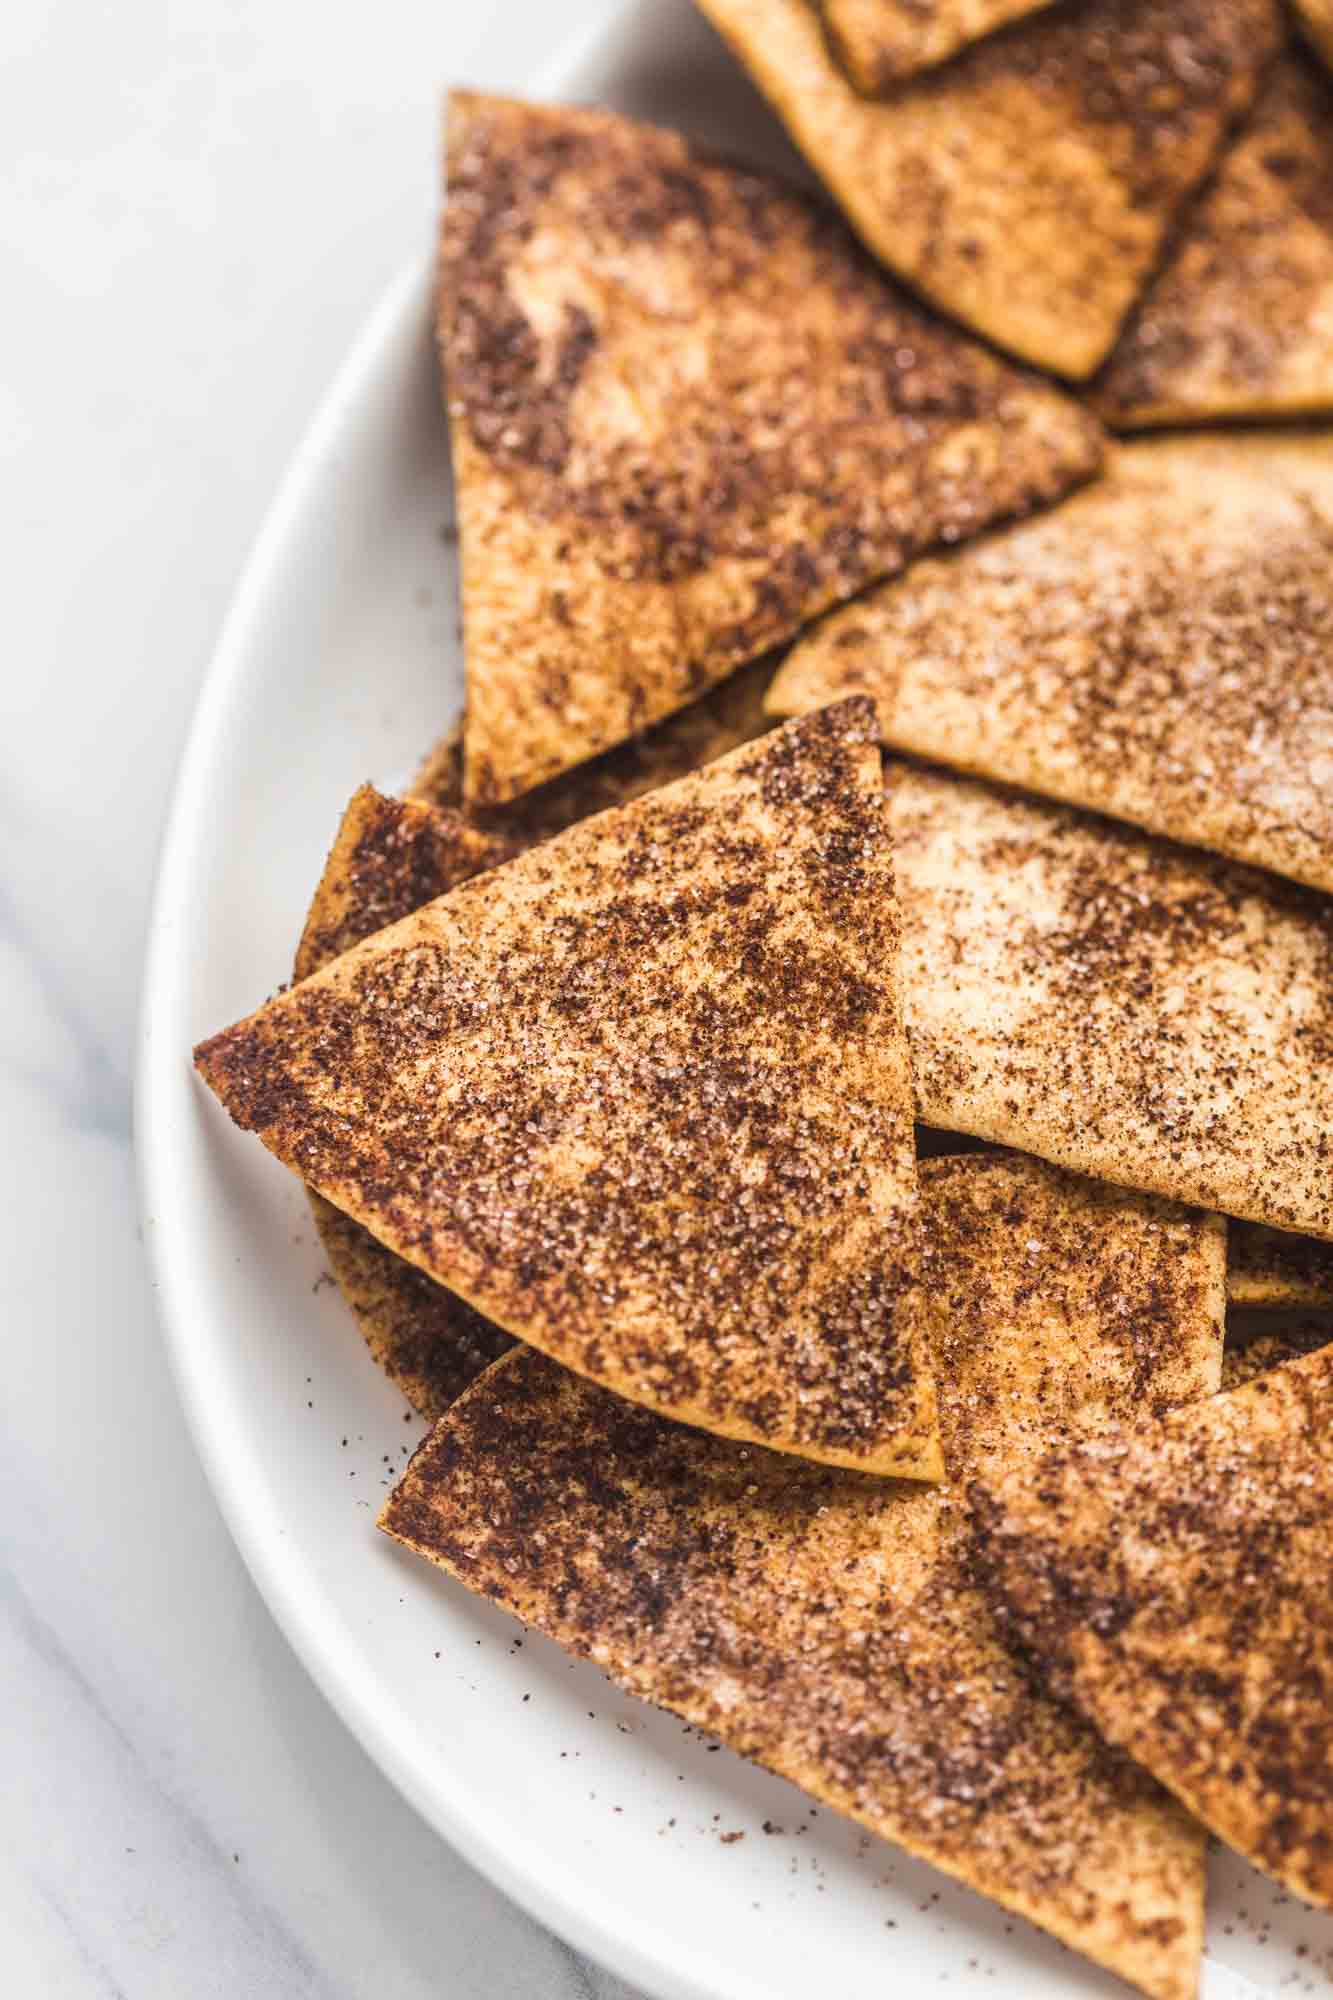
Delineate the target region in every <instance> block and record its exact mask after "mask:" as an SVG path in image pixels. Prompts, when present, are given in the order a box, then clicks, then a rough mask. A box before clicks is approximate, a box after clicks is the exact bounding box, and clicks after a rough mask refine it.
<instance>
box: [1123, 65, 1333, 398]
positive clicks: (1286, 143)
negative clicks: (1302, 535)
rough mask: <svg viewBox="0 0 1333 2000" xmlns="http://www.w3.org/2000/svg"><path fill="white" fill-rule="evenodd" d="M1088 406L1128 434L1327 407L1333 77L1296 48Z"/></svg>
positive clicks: (1332, 382) (1332, 326) (1331, 345)
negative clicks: (1147, 428)
mask: <svg viewBox="0 0 1333 2000" xmlns="http://www.w3.org/2000/svg"><path fill="white" fill-rule="evenodd" d="M1095 402H1096V405H1097V408H1098V410H1099V411H1100V413H1101V414H1102V416H1104V417H1105V418H1106V419H1107V421H1108V422H1109V423H1112V424H1115V425H1116V426H1117V427H1118V428H1120V429H1123V430H1132V429H1135V428H1137V427H1139V426H1141V425H1145V424H1181V423H1185V424H1187V423H1198V422H1200V421H1207V420H1208V419H1210V418H1215V417H1259V418H1262V417H1297V416H1307V415H1322V414H1324V413H1326V412H1328V411H1330V410H1333V80H1330V78H1329V77H1328V76H1327V75H1326V74H1325V73H1324V72H1323V71H1322V70H1321V69H1320V68H1319V67H1318V66H1317V65H1316V64H1315V63H1314V62H1313V61H1311V60H1309V59H1307V58H1306V57H1304V56H1302V55H1300V54H1299V53H1298V52H1297V51H1296V50H1294V49H1293V50H1292V51H1291V52H1290V54H1288V55H1286V56H1284V57H1283V58H1282V60H1281V61H1280V62H1279V63H1278V64H1277V66H1276V68H1275V69H1274V71H1273V73H1272V75H1271V76H1270V78H1269V80H1268V82H1267V84H1266V85H1265V87H1264V90H1263V92H1262V93H1261V95H1260V98H1259V102H1258V104H1257V105H1256V107H1255V110H1254V113H1253V115H1252V117H1251V118H1250V120H1249V122H1248V124H1247V125H1246V127H1245V130H1244V132H1243V133H1242V134H1241V136H1240V138H1239V139H1238V140H1237V142H1236V144H1235V145H1234V146H1233V147H1232V149H1231V151H1230V152H1229V153H1228V154H1227V156H1226V158H1225V159H1224V161H1223V162H1222V166H1221V168H1220V170H1219V172H1218V175H1217V179H1216V181H1215V182H1214V184H1213V186H1212V187H1211V188H1210V189H1209V191H1208V193H1207V194H1206V195H1205V196H1204V198H1203V199H1202V200H1201V201H1200V203H1199V205H1198V207H1197V208H1196V209H1195V210H1194V211H1193V212H1192V214H1191V215H1190V216H1189V217H1188V218H1187V220H1186V223H1185V226H1184V228H1183V229H1182V232H1181V235H1180V239H1179V242H1178V243H1177V245H1176V247H1175V249H1174V251H1173V253H1172V255H1171V256H1170V258H1169V259H1168V261H1167V263H1166V266H1165V268H1164V269H1163V270H1162V272H1161V273H1160V275H1159V276H1158V277H1157V278H1156V279H1155V281H1154V282H1153V284H1152V286H1151V287H1150V289H1149V291H1148V293H1147V295H1146V297H1145V298H1144V300H1143V303H1142V305H1141V307H1140V308H1139V310H1138V312H1137V314H1136V315H1135V317H1134V319H1133V320H1132V321H1131V322H1130V324H1129V326H1128V327H1127V329H1126V331H1125V333H1124V335H1123V337H1122V338H1121V340H1120V341H1119V342H1118V344H1117V346H1116V348H1115V351H1114V353H1113V354H1112V356H1111V359H1110V361H1109V362H1108V364H1107V366H1106V369H1105V371H1104V372H1103V374H1102V375H1101V377H1100V378H1099V380H1098V382H1097V385H1096V392H1095Z"/></svg>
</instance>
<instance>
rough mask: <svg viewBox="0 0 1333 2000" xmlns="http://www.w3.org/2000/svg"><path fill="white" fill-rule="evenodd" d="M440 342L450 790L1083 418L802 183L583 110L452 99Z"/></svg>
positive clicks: (811, 595)
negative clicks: (458, 668) (455, 654)
mask: <svg viewBox="0 0 1333 2000" xmlns="http://www.w3.org/2000/svg"><path fill="white" fill-rule="evenodd" d="M448 182H449V186H448V200H447V204H446V209H445V216H444V227H443V239H442V251H441V267H440V339H441V346H442V351H443V357H444V368H445V377H446V388H447V393H448V399H449V419H450V435H451V441H452V448H453V457H454V470H455V477H456V485H457V493H458V518H459V525H460V537H461V542H460V546H461V556H462V595H463V627H464V633H465V639H466V664H467V727H466V732H465V737H464V772H463V784H464V793H465V796H466V799H467V801H468V803H469V804H470V805H487V804H496V803H499V802H501V801H503V800H505V799H508V798H512V797H514V796H515V795H516V794H518V793H520V792H524V791H527V790H529V789H530V788H531V787H532V786H534V785H537V784H540V783H541V782H543V781H544V780H545V779H548V778H551V777H553V776H555V775H556V774H557V773H559V772H560V771H563V770H566V769H568V768H569V766H571V765H573V764H577V763H580V762H582V761H583V760H584V759H585V758H587V757H591V756H593V755H594V754H595V753H596V752H598V751H600V750H604V749H606V748H607V747H608V746H609V745H611V744H613V743H616V742H618V741H620V740H621V739H622V738H624V737H626V736H631V735H635V734H637V733H638V732H639V731H640V730H642V729H643V728H644V727H645V726H646V725H647V724H649V723H651V722H654V721H656V720H657V719H658V718H659V717H660V716H663V715H667V714H669V713H670V712H671V711H672V710H674V709H677V708H679V707H681V706H682V705H683V704H684V703H686V702H689V701H693V700H694V699H695V698H696V697H697V696H698V695H699V694H701V693H702V692H703V690H704V689H705V688H706V687H707V686H708V685H709V684H710V683H711V682H715V681H718V680H721V679H723V678H724V677H725V676H726V675H727V674H729V673H730V672H732V670H733V669H734V668H736V667H738V666H740V665H741V664H742V663H743V662H744V661H746V660H749V659H752V658H754V657H755V656H756V655H757V654H759V653H762V652H763V651H764V650H765V649H766V648H768V647H770V646H772V645H774V644H775V643H776V642H777V641H778V640H780V639H783V638H785V637H787V636H788V635H789V634H790V633H792V632H793V631H795V630H796V629H797V627H798V626H800V625H801V624H802V623H804V621H805V620H806V619H808V618H811V617H813V616H815V615H816V614H817V613H818V612H820V611H822V610H825V609H826V608H827V607H828V606H829V605H831V604H835V603H838V602H839V601H840V600H841V599H843V598H845V597H848V596H850V595H851V594H852V593H853V592H854V591H856V590H859V589H860V588H861V587H862V586H863V585H864V584H866V583H869V582H871V581H872V580H873V579H874V578H875V577H877V576H882V575H886V574H888V573H889V572H891V571H894V570H897V569H900V568H902V566H903V564H904V563H905V562H906V561H908V560H909V558H910V557H911V556H913V555H914V554H916V553H917V551H918V550H920V549H923V548H927V547H929V546H931V545H932V544H933V543H935V542H938V541H940V540H957V539H958V538H959V537H960V536H962V535H964V534H969V533H971V532H973V531H974V530H975V529H977V528H979V527H981V526H983V525H984V524H985V523H986V522H987V521H991V520H995V519H997V518H999V517H1001V516H1003V515H1006V514H1012V513H1015V512H1021V511H1022V510H1023V509H1025V508H1027V507H1030V506H1032V505H1034V504H1036V503H1038V502H1040V501H1045V500H1050V499H1053V498H1054V497H1056V496H1057V495H1058V494H1060V493H1062V492H1063V491H1064V490H1065V489H1066V488H1067V487H1068V486H1069V485H1071V484H1072V483H1073V482H1074V481H1075V480H1077V479H1080V478H1083V477H1085V476H1087V475H1088V474H1089V473H1091V472H1092V471H1093V470H1094V469H1095V467H1096V465H1097V463H1098V461H1099V457H1100V448H1101V444H1100V432H1099V431H1098V430H1097V428H1096V426H1095V424H1093V422H1092V420H1091V419H1090V418H1089V417H1088V415H1087V413H1086V412H1084V411H1080V410H1078V409H1077V408H1076V407H1075V406H1074V405H1073V404H1072V403H1070V402H1068V401H1066V400H1064V399H1062V398H1061V397H1060V395H1059V393H1058V392H1057V391H1055V390H1053V389H1051V388H1050V387H1049V386H1048V385H1047V384H1044V383H1038V382H1036V381H1033V380H1032V379H1031V378H1030V377H1027V376H1024V375H1022V374H1019V373H1016V372H1015V371H1014V370H1013V369H1011V368H1009V367H1008V366H1007V365H1006V364H1005V363H1003V362H1000V361H997V360H996V359H995V357H994V356H993V355H990V354H987V353H986V352H985V351H984V350H983V349H981V348H979V347H977V346H975V345H973V344H972V343H971V342H969V341H967V340H966V339H965V338H964V337H962V336H961V335H959V334H958V333H957V332H956V331H955V330H954V329H952V328H949V327H945V326H943V325H941V324H940V323H939V322H938V321H936V320H934V319H933V318H932V317H931V316H929V315H928V314H926V313H925V312H923V311H922V310H921V308H920V307H918V306H917V305H915V304H914V303H912V302H911V301H910V300H908V299H907V298H906V297H904V295H903V294H902V293H900V292H899V291H898V290H897V288H896V287H895V286H894V285H892V284H891V283H890V282H889V281H888V280H887V279H886V278H885V277H884V276H883V274H882V273H881V272H879V271H877V270H876V268H875V266H874V264H873V263H872V262H871V260H870V259H869V258H868V257H867V256H866V255H865V253H864V252H863V251H862V250H861V248H860V246H859V245H858V244H857V243H856V242H855V241H854V239H853V238H852V237H851V235H850V234H849V233H848V231H847V230H846V228H845V227H844V225H843V224H842V222H841V221H840V220H839V219H838V218H837V216H836V215H835V214H834V213H833V212H832V211H831V210H830V209H828V208H827V207H826V206H825V205H824V204H823V203H822V202H820V201H817V200H814V199H812V198H810V197H808V196H806V195H803V194H801V193H798V192H796V191H795V190H793V189H791V188H788V187H787V186H786V185H785V184H784V183H782V182H780V181H776V180H774V179H772V178H771V177H770V176H767V175H765V174H763V173H760V172H758V171H755V170H753V169H750V168H746V167H740V166H732V165H729V164H727V163H726V162H724V161H720V160H718V159H717V158H716V157H714V156H713V155H711V154H705V153H703V152H701V151H699V150H698V149H696V148H694V147H692V146H690V145H689V144H687V142H686V141H685V140H684V139H682V138H681V137H680V136H679V135H678V134H676V133H672V132H665V131H660V130H658V129H656V128H654V127H651V126H645V125H639V124H635V123H633V122H632V121H630V120H628V119H624V118H620V117H617V116H615V115H614V114H612V113H611V112H606V111H582V110H564V109H559V108H554V107H539V106H536V105H528V104H517V103H511V102H508V101H505V100H502V99H496V98H482V97H475V96H471V95H468V94H466V93H464V94H462V95H458V96H455V97H454V98H453V99H452V100H451V105H450V117H449V165H448Z"/></svg>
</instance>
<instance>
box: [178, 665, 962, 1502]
mask: <svg viewBox="0 0 1333 2000" xmlns="http://www.w3.org/2000/svg"><path fill="white" fill-rule="evenodd" d="M897 933H898V917H897V907H896V903H895V901H894V894H893V864H892V857H891V853H890V847H889V837H888V824H887V815H886V813H885V810H884V801H883V792H882V785H881V779H880V766H879V753H878V750H877V748H876V745H875V742H874V716H873V713H872V711H871V709H870V705H869V703H867V702H845V703H842V704H840V705H839V706H837V707H835V708H831V709H827V710H825V711H824V712H823V713H821V714H820V715H818V716H812V717H807V718H806V719H805V720H804V721H803V722H800V723H797V724H794V725H790V726H789V727H788V728H786V729H783V730H778V731H776V732H774V734H772V735H771V736H768V737H765V738H763V739H761V740H760V741H759V742H758V743H755V744H750V745H747V746H746V747H744V748H743V749H741V750H737V751H733V752H732V753H731V754H730V756H728V757H725V758H723V759H721V761H720V762H718V763H716V764H713V765H711V766H709V768H708V769H707V770H705V771H703V772H700V773H699V774H697V775H696V776H694V777H689V778H684V779H682V780H680V781H679V782H678V783H677V784H675V785H670V786H667V787H666V788H664V789H663V790H661V791H657V792H653V793H650V794H648V795H647V796H646V797H645V798H642V799H639V800H636V801H635V802H634V803H633V804H632V805H629V806H625V807H621V808H617V809H616V810H614V811H611V812H608V813H602V814H599V815H598V816H597V817H596V818H595V819H591V820H585V821H583V822H582V823H581V824H580V825H578V826H576V827H573V828H571V829H570V830H569V831H568V832H566V833H563V834H560V835H557V836H556V838H555V839H553V840H551V841H547V842H545V843H544V844H543V845H541V846H539V847H534V848H531V849H529V850H528V851H527V852H526V853H525V854H523V855H521V856H520V857H519V858H518V859H517V860H516V861H512V862H510V863H508V864H507V865H506V866H505V867H503V868H498V869H493V870H492V871H491V872H490V873H489V874H487V875H486V876H485V877H483V878H480V879H479V880H476V881H473V882H470V883H464V884H463V886H462V887H461V888H459V889H456V890H455V891H454V892H453V894H452V895H449V896H446V897H442V898H441V899H440V900H439V901H438V902H435V903H430V904H427V905H426V907H425V908H424V909H422V910H420V911H418V912H417V913H416V915H415V916H413V917H409V918H407V919H406V920H405V921H404V922H403V923H401V924H398V925H395V926H394V927H393V928H392V929H390V930H388V931H382V932H380V933H379V934H378V935H377V936H376V937H374V938H372V939H369V940H368V941H367V942H366V943H365V944H364V945H360V946H358V947H356V948H355V949H354V950H352V951H350V952H346V953H344V955H343V956H342V957H341V958H340V959H337V960H335V961H334V963H333V964H332V965H331V966H330V967H328V968H327V969H326V970H325V971H324V972H322V973H319V974H317V975H316V976H315V977H314V978H313V979H309V980H306V981H305V982H304V983H303V984H302V985H300V986H297V987H294V988H293V989H292V990H291V991H290V992H289V993H286V994H283V995H281V996H280V997H279V998H277V999H275V1000H273V1001H270V1002H269V1004H268V1005H267V1006H266V1007H264V1008H262V1009H261V1010H260V1012H259V1013H257V1014H256V1015H254V1016H252V1017H251V1019H250V1020H248V1021H244V1022H242V1023H240V1025H239V1026H237V1027H236V1028H233V1029H231V1030H230V1031H228V1032H227V1033H225V1034H222V1035H218V1036H215V1037H214V1038H213V1039H212V1040H211V1041H209V1042H206V1043H204V1044H203V1045H202V1046H201V1047H200V1049H199V1050H198V1051H197V1058H196V1059H197V1062H198V1066H199V1068H200V1071H201V1073H202V1074H203V1075H204V1077H205V1078H206V1079H207V1081H208V1082H209V1083H210V1084H211V1085H212V1086H213V1088H214V1089H215V1090H216V1091H217V1093H218V1095H219V1096H220V1097H221V1098H222V1100H223V1102H224V1103H225V1105H226V1106H227V1108H228V1110H229V1111H230V1112H231V1114H232V1116H233V1117H234V1118H235V1119H236V1121H237V1123H238V1124H240V1125H242V1126H244V1127H245V1128H246V1129H248V1130H252V1131H257V1132H259V1133H260V1135H261V1137H262V1138H263V1140H264V1142H265V1144H266V1145H268V1146H269V1147H271V1149H272V1150H273V1151H274V1152H275V1153H276V1154H277V1155H278V1156H279V1158H281V1159H283V1160H284V1161H285V1162H286V1163H287V1164H288V1165H289V1166H291V1167H293V1168H294V1169H295V1170H296V1171H297V1172H298V1173H300V1174H301V1175H302V1177H303V1178H304V1179H305V1180H307V1181H308V1182H310V1183H312V1184H313V1185H314V1186H315V1187H316V1188H317V1189H318V1190H319V1191H320V1192H321V1193H322V1194H324V1195H325V1196H326V1197H327V1198H328V1199H330V1200H332V1201H334V1202H336V1203H337V1205H338V1206H339V1207H340V1208H342V1209H344V1210H345V1211H346V1212H347V1213H348V1214H350V1215H351V1216H353V1218H354V1219H355V1220H357V1221H360V1222H363V1223H365V1224H366V1225H367V1227H369V1228H370V1229H371V1230H372V1231H373V1232H374V1234H375V1235H377V1236H378V1237H379V1238H380V1239H381V1241H383V1242H384V1243H386V1244H387V1245H388V1246H389V1247H390V1248H391V1249H394V1250H397V1251H398V1252H399V1253H400V1254H402V1255H404V1256H406V1257H408V1258H410V1259H411V1261H412V1262H414V1263H416V1264H418V1265H420V1266H421V1267H422V1268H423V1269H425V1270H427V1271H429V1272H430V1274H431V1275H432V1276H433V1277H436V1278H438V1279H439V1280H440V1281H441V1282H442V1283H443V1284H446V1285H448V1286H449V1287H450V1289H451V1290H453V1291H456V1292H459V1293H460V1294H461V1295H462V1296H463V1297H464V1298H466V1299H467V1300H468V1301H469V1302H470V1303H471V1304H473V1305H474V1306H476V1308H477V1309H478V1310H479V1311H481V1312H484V1313H485V1314H486V1315H487V1316H488V1317H489V1318H491V1319H494V1320H495V1321H497V1322H498V1324H500V1325H501V1326H503V1327H505V1328H506V1329H507V1330H508V1331H509V1332H512V1333H515V1334H517V1335H519V1336H520V1337H521V1338H523V1339H526V1340H530V1341H531V1342H532V1343H533V1344H534V1345H536V1346H539V1347H543V1348H545V1349H546V1350H547V1351H548V1352H549V1353H551V1354H553V1355H555V1356H556V1358H557V1359H559V1360H562V1361H565V1362H567V1363H568V1364H569V1365H570V1366H571V1367H574V1368H577V1369H579V1370H581V1371H583V1372H586V1373H588V1374H590V1375H592V1376H594V1377H596V1378H597V1379H598V1380H601V1381H604V1382H606V1383H607V1384H609V1385H610V1386H611V1387H613V1388H615V1389H617V1390H619V1391H621V1392H622V1393H624V1394H626V1395H630V1396H633V1397H634V1398H636V1399H637V1400H640V1401H644V1402H647V1403H649V1404H651V1405H652V1406H653V1407H655V1408H658V1409H660V1410H663V1411H665V1412H666V1413H667V1414H668V1415H672V1416H676V1417H680V1418H682V1419H684V1420H685V1421H687V1422H693V1423H700V1424H702V1425H704V1426H705V1427H706V1428H709V1429H714V1430H718V1431H720V1432H723V1433H725V1434H727V1435H731V1436H739V1437H744V1438H750V1439H753V1440H756V1441H758V1442H761V1443H771V1444H774V1445H776V1446H778V1447H780V1448H786V1449H789V1450H795V1451H800V1452H804V1453H808V1454H809V1455H811V1456H813V1457H817V1458H823V1459H827V1460H829V1461H830V1462H832V1463H838V1464H841V1463H847V1464H853V1465H858V1466H865V1467H867V1468H870V1469H875V1470H879V1471H886V1472H888V1471H893V1472H902V1473H905V1474H911V1475H913V1476H918V1477H926V1478H929V1477H935V1476H937V1475H938V1471H939V1445H938V1441H937V1437H936V1432H935V1417H934V1395H933V1390H932V1386H931V1381H930V1375H929V1369H928V1366H927V1364H926V1362H925V1359H924V1356H923V1355H922V1352H921V1343H920V1336H919V1333H918V1331H917V1322H918V1317H919V1314H918V1310H917V1301H916V1299H915V1261H916V1256H915V1253H916V1242H915V1227H914V1224H915V1212H916V1162H915V1153H914V1147H913V1135H912V1106H911V1079H910V1075H909V1073H908V1069H907V1056H906V1045H905V1041H904V1038H903V1032H902V1025H901V1019H900V1013H899V1002H898V993H897V977H896V961H897V944H898V936H897Z"/></svg>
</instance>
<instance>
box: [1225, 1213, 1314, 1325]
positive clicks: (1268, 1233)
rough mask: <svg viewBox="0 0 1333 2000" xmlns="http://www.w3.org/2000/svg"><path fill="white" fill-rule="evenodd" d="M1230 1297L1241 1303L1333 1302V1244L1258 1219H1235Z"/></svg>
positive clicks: (1229, 1265) (1229, 1258)
mask: <svg viewBox="0 0 1333 2000" xmlns="http://www.w3.org/2000/svg"><path fill="white" fill-rule="evenodd" d="M1227 1297H1228V1298H1229V1299H1230V1300H1231V1303H1232V1304H1233V1305H1237V1306H1333V1245H1330V1244H1328V1243H1317V1242H1315V1241H1314V1239H1313V1238H1312V1237H1309V1236H1292V1235H1289V1234H1288V1232H1287V1231H1286V1230H1284V1229H1265V1228H1263V1226H1262V1225H1261V1224H1260V1223H1257V1222H1233V1223H1232V1225H1231V1228H1230V1230H1229V1232H1228V1236H1227Z"/></svg>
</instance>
